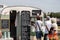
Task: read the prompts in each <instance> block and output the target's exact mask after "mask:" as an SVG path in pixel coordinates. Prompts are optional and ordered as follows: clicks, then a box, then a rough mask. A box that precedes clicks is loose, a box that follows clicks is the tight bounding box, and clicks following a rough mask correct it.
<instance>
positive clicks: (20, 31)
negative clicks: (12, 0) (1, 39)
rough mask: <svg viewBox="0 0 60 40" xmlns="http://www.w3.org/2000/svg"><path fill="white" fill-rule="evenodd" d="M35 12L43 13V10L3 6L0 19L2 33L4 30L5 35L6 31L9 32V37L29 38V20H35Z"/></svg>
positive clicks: (27, 39) (19, 39)
mask: <svg viewBox="0 0 60 40" xmlns="http://www.w3.org/2000/svg"><path fill="white" fill-rule="evenodd" d="M37 13H39V14H40V15H43V11H42V10H41V9H40V8H36V7H30V6H8V7H5V8H3V9H2V11H1V19H0V20H1V30H2V32H3V34H5V33H4V32H6V35H7V32H10V37H13V38H14V40H16V39H17V40H30V22H31V21H36V16H37ZM8 36H9V35H8ZM8 36H7V37H8Z"/></svg>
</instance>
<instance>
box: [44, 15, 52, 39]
mask: <svg viewBox="0 0 60 40" xmlns="http://www.w3.org/2000/svg"><path fill="white" fill-rule="evenodd" d="M51 25H52V23H51V20H50V17H49V16H47V17H46V21H45V35H44V40H48V34H49V31H50V28H51Z"/></svg>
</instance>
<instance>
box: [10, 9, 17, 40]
mask: <svg viewBox="0 0 60 40" xmlns="http://www.w3.org/2000/svg"><path fill="white" fill-rule="evenodd" d="M16 14H17V11H16V10H11V11H10V36H11V37H13V38H14V40H16V27H15V19H16Z"/></svg>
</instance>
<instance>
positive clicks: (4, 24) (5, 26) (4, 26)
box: [1, 20, 9, 29]
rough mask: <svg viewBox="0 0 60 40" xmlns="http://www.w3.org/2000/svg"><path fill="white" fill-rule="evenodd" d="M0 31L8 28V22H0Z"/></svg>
mask: <svg viewBox="0 0 60 40" xmlns="http://www.w3.org/2000/svg"><path fill="white" fill-rule="evenodd" d="M1 24H2V25H1V26H2V29H6V28H9V20H1Z"/></svg>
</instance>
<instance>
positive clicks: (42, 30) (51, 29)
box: [34, 16, 58, 40]
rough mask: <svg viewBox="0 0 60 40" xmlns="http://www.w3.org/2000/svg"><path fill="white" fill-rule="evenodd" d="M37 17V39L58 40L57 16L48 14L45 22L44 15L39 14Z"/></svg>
mask: <svg viewBox="0 0 60 40" xmlns="http://www.w3.org/2000/svg"><path fill="white" fill-rule="evenodd" d="M36 19H37V20H36V21H35V23H34V24H35V25H34V27H35V33H36V38H37V40H58V34H57V33H58V26H57V23H56V18H50V17H49V16H46V20H45V22H43V21H42V16H37V17H36ZM43 23H44V24H45V25H43ZM42 38H43V39H42Z"/></svg>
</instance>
